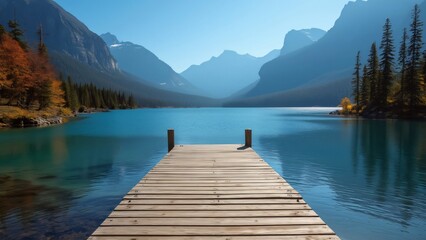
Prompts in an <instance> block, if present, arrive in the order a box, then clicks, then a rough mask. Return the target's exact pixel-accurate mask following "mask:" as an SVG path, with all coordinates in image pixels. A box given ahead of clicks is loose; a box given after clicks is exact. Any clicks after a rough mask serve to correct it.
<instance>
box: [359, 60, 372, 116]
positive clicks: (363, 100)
mask: <svg viewBox="0 0 426 240" xmlns="http://www.w3.org/2000/svg"><path fill="white" fill-rule="evenodd" d="M368 80H369V79H368V69H367V66H366V65H364V68H363V71H362V80H361V95H360V104H361V108H363V107H366V106H368V103H369V102H370V89H369V86H370V83H369V81H368Z"/></svg>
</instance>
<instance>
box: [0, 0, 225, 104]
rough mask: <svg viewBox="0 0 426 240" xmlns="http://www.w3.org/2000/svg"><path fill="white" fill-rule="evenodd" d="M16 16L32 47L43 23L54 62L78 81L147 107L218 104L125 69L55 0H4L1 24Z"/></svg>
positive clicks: (63, 71) (46, 42)
mask: <svg viewBox="0 0 426 240" xmlns="http://www.w3.org/2000/svg"><path fill="white" fill-rule="evenodd" d="M14 13H16V15H15V14H14ZM15 17H16V20H17V21H18V23H19V24H20V26H21V29H22V30H23V31H24V37H25V40H26V41H27V42H28V43H29V45H30V46H31V47H36V46H37V43H38V36H37V34H36V32H37V30H38V29H39V26H40V25H42V26H43V30H44V33H45V35H44V42H45V44H46V46H47V47H48V50H49V56H50V59H51V62H52V63H53V64H54V65H55V68H56V70H57V71H58V73H61V74H62V75H63V76H64V77H66V76H71V77H72V79H73V80H74V81H75V82H79V83H93V84H95V85H97V86H99V87H105V88H112V89H115V90H118V91H123V92H127V93H131V94H133V95H134V96H135V98H136V99H137V100H138V101H139V102H143V104H142V105H144V106H211V105H217V104H218V103H217V102H216V101H213V100H212V99H208V98H205V97H199V96H194V95H187V94H182V93H177V92H172V91H165V90H163V89H160V88H157V87H154V86H153V84H152V82H155V81H156V80H151V81H148V80H146V79H141V78H139V77H137V76H132V75H130V74H127V73H125V72H123V71H122V70H120V69H119V67H118V65H117V62H116V60H115V59H114V57H113V55H112V54H111V52H110V49H109V47H108V46H107V45H106V43H105V42H104V40H102V38H101V37H99V36H98V35H96V34H95V33H93V32H92V31H90V30H89V29H88V28H87V27H86V26H85V25H84V24H83V23H82V22H80V21H79V20H78V19H77V18H75V17H74V16H72V15H71V14H70V13H68V12H67V11H65V10H64V9H63V8H62V7H60V6H59V5H58V4H56V3H55V2H54V1H52V0H1V1H0V23H1V24H2V25H4V26H7V22H8V21H9V20H11V19H15Z"/></svg>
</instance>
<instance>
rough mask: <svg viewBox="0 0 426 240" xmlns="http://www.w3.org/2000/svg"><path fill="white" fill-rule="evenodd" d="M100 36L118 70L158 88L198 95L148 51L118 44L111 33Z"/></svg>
mask: <svg viewBox="0 0 426 240" xmlns="http://www.w3.org/2000/svg"><path fill="white" fill-rule="evenodd" d="M100 36H101V37H102V39H103V40H104V41H105V43H106V44H107V45H108V46H109V48H110V51H111V53H112V55H113V56H114V58H115V59H116V60H117V62H118V65H119V67H120V69H122V70H124V71H126V72H128V73H130V74H132V75H134V76H137V77H139V78H141V79H144V80H145V81H147V82H149V83H151V84H153V86H156V87H158V88H162V89H166V90H171V91H177V92H182V93H190V94H196V93H198V94H199V92H200V91H199V90H197V89H196V88H195V87H194V86H192V85H191V84H190V83H189V82H188V81H187V80H186V79H184V78H183V77H182V76H180V75H179V74H178V73H176V72H175V71H174V70H173V69H172V68H171V67H170V66H169V65H167V64H166V63H165V62H163V61H161V60H160V59H159V58H158V57H157V56H156V55H155V54H154V53H152V52H150V51H149V50H148V49H146V48H144V47H142V46H140V45H137V44H134V43H131V42H120V41H118V39H117V37H116V36H114V35H113V34H111V33H105V34H102V35H100Z"/></svg>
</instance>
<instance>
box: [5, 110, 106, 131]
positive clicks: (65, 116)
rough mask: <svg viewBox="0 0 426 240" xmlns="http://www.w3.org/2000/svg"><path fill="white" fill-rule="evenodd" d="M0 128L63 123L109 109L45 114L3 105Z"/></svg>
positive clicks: (46, 125)
mask: <svg viewBox="0 0 426 240" xmlns="http://www.w3.org/2000/svg"><path fill="white" fill-rule="evenodd" d="M0 110H1V111H2V113H1V114H0V129H17V128H34V127H48V126H55V125H60V124H65V123H67V122H69V121H70V120H71V119H74V118H78V117H79V116H80V115H85V114H92V113H99V112H109V111H110V110H109V109H103V108H100V109H96V108H85V109H84V110H83V111H82V112H64V111H58V112H57V113H56V114H52V113H49V114H46V112H43V111H27V110H24V109H20V108H17V107H10V106H3V109H1V108H0Z"/></svg>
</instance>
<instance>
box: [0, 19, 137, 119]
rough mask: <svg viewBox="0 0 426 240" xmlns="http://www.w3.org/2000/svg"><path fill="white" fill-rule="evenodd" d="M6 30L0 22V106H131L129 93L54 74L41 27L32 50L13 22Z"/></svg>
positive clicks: (120, 107)
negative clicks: (74, 81)
mask: <svg viewBox="0 0 426 240" xmlns="http://www.w3.org/2000/svg"><path fill="white" fill-rule="evenodd" d="M8 28H9V31H7V30H6V29H5V27H4V26H3V25H1V24H0V105H9V106H17V107H20V108H23V109H32V110H44V109H46V108H49V107H59V108H70V109H71V110H73V111H78V110H80V108H82V109H84V108H105V109H124V108H135V107H137V103H136V101H135V98H134V97H133V96H132V95H126V94H124V93H122V92H118V91H113V90H111V89H104V88H102V89H100V88H98V87H96V86H94V85H93V84H79V85H78V84H76V83H73V82H72V80H71V78H70V77H68V79H67V80H63V79H62V77H59V78H58V77H57V74H56V73H55V71H54V68H53V66H52V65H51V63H50V62H49V56H48V51H47V47H46V45H45V44H44V43H43V30H42V27H41V26H40V29H39V31H38V34H39V37H40V38H39V39H40V41H39V43H38V46H37V49H36V50H32V49H31V48H29V47H28V44H27V43H26V42H25V41H24V40H23V31H22V30H21V29H20V26H19V24H18V22H17V21H9V22H8Z"/></svg>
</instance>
